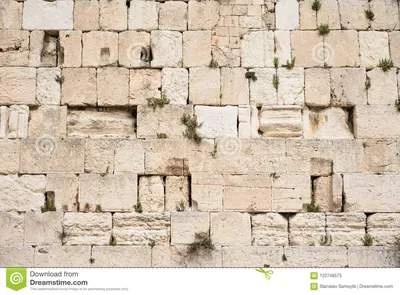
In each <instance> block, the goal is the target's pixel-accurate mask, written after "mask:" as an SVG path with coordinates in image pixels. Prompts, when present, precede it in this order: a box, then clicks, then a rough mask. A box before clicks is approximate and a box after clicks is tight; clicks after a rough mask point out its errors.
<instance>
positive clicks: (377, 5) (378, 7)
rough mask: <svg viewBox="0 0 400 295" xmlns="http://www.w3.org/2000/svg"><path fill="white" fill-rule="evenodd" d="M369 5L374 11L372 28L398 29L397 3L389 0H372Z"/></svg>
mask: <svg viewBox="0 0 400 295" xmlns="http://www.w3.org/2000/svg"><path fill="white" fill-rule="evenodd" d="M369 2H370V3H369V6H370V8H371V10H372V11H373V12H374V21H372V22H371V28H372V30H398V29H399V19H400V17H399V3H398V2H397V3H396V1H391V0H372V1H369Z"/></svg>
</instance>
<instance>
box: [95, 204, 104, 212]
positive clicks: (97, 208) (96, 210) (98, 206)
mask: <svg viewBox="0 0 400 295" xmlns="http://www.w3.org/2000/svg"><path fill="white" fill-rule="evenodd" d="M94 212H96V213H101V212H103V209H102V208H101V205H96V209H95V210H94Z"/></svg>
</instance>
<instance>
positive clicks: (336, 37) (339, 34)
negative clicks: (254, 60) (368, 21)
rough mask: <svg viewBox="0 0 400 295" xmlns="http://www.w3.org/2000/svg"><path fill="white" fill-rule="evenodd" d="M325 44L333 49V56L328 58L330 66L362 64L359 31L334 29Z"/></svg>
mask: <svg viewBox="0 0 400 295" xmlns="http://www.w3.org/2000/svg"><path fill="white" fill-rule="evenodd" d="M330 2H333V1H330ZM322 6H325V5H322ZM318 16H319V14H318ZM330 29H332V27H330ZM324 46H325V48H328V46H329V49H332V52H330V53H331V54H332V55H331V58H329V59H326V63H327V65H328V66H333V67H358V66H360V52H359V51H360V49H359V45H358V32H357V31H350V30H345V31H332V32H330V33H329V34H328V35H327V36H326V37H325V39H324Z"/></svg>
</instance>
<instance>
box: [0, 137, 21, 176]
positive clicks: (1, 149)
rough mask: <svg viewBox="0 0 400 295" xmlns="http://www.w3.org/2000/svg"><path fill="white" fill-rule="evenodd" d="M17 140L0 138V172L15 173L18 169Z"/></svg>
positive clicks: (18, 151)
mask: <svg viewBox="0 0 400 295" xmlns="http://www.w3.org/2000/svg"><path fill="white" fill-rule="evenodd" d="M19 154H20V141H19V140H0V173H1V174H3V173H4V174H16V173H17V172H18V171H19Z"/></svg>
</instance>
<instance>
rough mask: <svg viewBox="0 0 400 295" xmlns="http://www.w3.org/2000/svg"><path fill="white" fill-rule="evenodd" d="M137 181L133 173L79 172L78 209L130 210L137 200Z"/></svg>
mask: <svg viewBox="0 0 400 295" xmlns="http://www.w3.org/2000/svg"><path fill="white" fill-rule="evenodd" d="M110 172H111V171H110ZM137 182H138V180H137V175H136V174H134V173H118V174H105V175H104V176H103V174H80V175H79V204H80V206H79V210H80V211H83V212H85V211H90V212H94V211H105V212H107V211H108V212H131V211H132V210H133V206H134V205H135V204H136V202H137Z"/></svg>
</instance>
